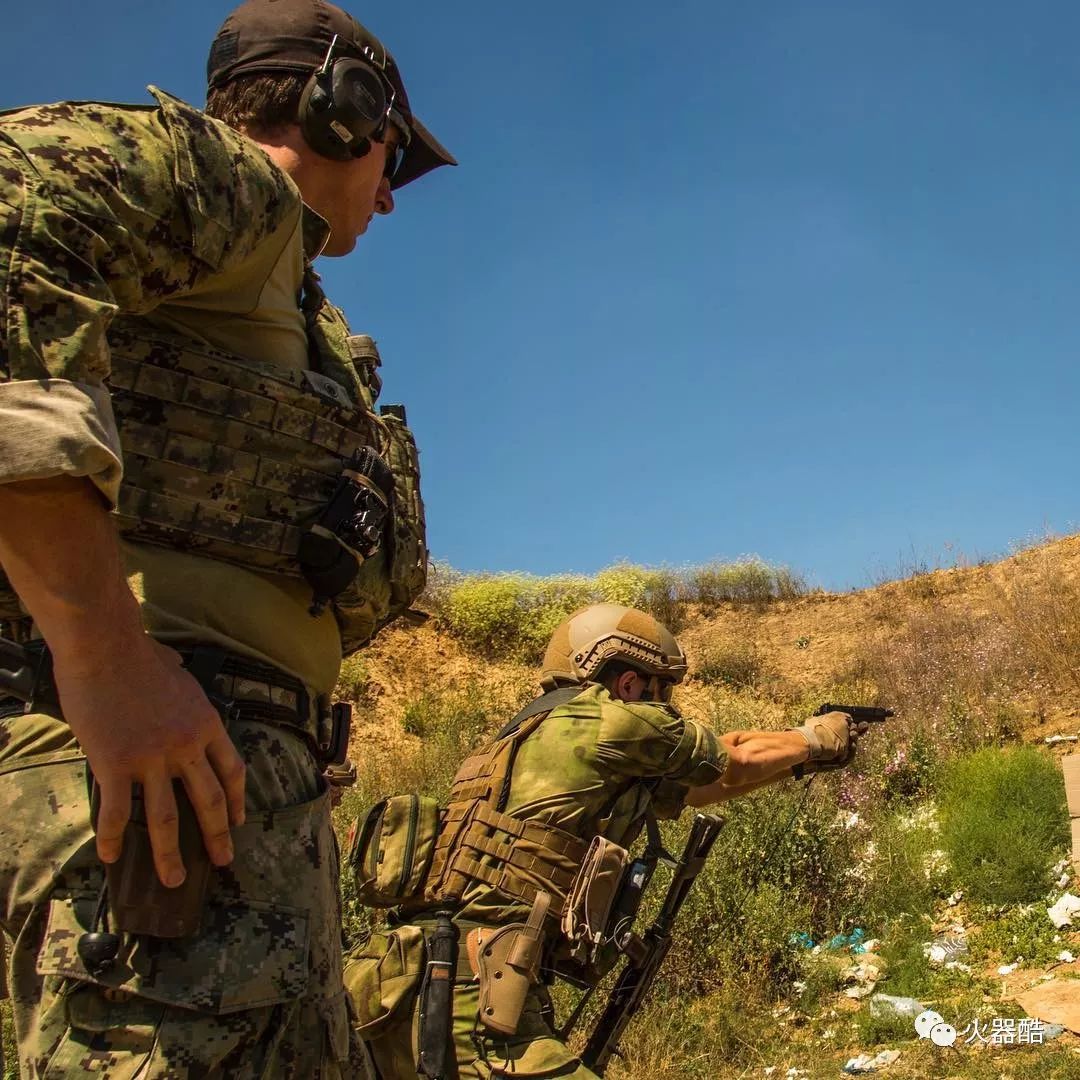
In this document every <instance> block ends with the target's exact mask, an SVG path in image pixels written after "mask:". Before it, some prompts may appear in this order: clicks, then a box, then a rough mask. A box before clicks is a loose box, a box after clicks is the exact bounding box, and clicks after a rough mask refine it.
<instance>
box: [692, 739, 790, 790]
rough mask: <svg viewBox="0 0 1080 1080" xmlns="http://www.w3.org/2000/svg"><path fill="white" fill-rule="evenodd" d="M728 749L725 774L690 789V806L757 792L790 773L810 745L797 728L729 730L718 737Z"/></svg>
mask: <svg viewBox="0 0 1080 1080" xmlns="http://www.w3.org/2000/svg"><path fill="white" fill-rule="evenodd" d="M720 742H721V744H722V745H723V747H724V749H725V750H726V751H727V755H728V760H727V767H726V768H725V769H724V775H723V776H722V777H721V778H720V779H719V780H717V781H715V782H714V783H712V784H706V785H704V786H702V787H696V788H691V789H690V793H689V795H688V796H687V799H686V801H687V803H688V805H690V806H709V805H710V804H712V803H718V802H726V801H727V800H728V799H734V798H736V797H737V796H739V795H746V794H748V793H749V792H751V791H756V790H757V789H758V788H760V787H764V786H765V785H766V784H774V783H776V781H777V780H783V779H785V778H786V777H790V776H791V768H792V766H793V765H801V764H803V763H804V762H805V761H807V760H808V758H809V756H810V746H809V744H808V743H807V741H806V739H805V738H803V736H802V735H801V734H800V733H799V732H798V731H729V732H727V733H726V734H725V735H721V736H720Z"/></svg>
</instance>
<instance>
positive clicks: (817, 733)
mask: <svg viewBox="0 0 1080 1080" xmlns="http://www.w3.org/2000/svg"><path fill="white" fill-rule="evenodd" d="M868 727H869V725H868V724H866V723H863V724H856V723H854V722H853V721H852V719H851V717H850V716H848V714H847V713H842V712H831V713H826V714H825V715H824V716H811V717H810V719H809V720H807V721H806V723H805V724H803V725H802V726H801V727H797V728H794V729H793V730H795V731H797V732H798V733H799V734H800V735H801V736H802V737H803V738H804V739H805V740H806V741H807V743H808V744H809V746H810V756H809V757H808V758H807V759H806V762H805V763H804V764H802V765H796V766H795V767H794V768H793V769H792V772H794V773H795V775H796V776H803V775H805V774H806V773H814V772H828V771H831V770H832V769H842V768H843V767H844V766H845V765H849V764H850V763H851V761H852V759H853V758H854V757H855V749H856V746H857V744H858V741H859V736H860V735H862V734H863V733H864V732H865V731H866V729H867V728H868Z"/></svg>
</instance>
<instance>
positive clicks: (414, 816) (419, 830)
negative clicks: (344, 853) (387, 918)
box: [348, 795, 439, 907]
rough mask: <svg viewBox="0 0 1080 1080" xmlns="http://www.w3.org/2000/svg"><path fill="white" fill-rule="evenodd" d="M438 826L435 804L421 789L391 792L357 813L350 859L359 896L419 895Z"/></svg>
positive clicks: (374, 899) (399, 898) (388, 901)
mask: <svg viewBox="0 0 1080 1080" xmlns="http://www.w3.org/2000/svg"><path fill="white" fill-rule="evenodd" d="M438 832H439V807H438V804H437V803H436V802H435V800H434V799H429V798H427V797H426V796H422V795H394V796H392V797H391V798H389V799H383V800H382V801H381V802H378V803H376V804H375V805H374V806H372V807H371V808H370V809H369V810H368V811H367V813H366V814H363V815H361V816H360V817H358V818H357V819H356V820H355V821H354V822H353V825H352V829H351V830H350V840H349V854H348V861H349V866H350V867H351V868H352V872H353V875H354V877H355V881H356V892H357V896H358V897H359V899H360V901H361V902H362V903H364V904H369V905H371V906H372V907H396V906H397V905H398V904H400V903H403V902H405V901H407V900H410V899H412V898H414V897H415V896H417V895H418V894H419V893H420V892H421V890H422V889H423V886H424V881H425V879H426V878H427V874H428V870H429V869H430V867H431V859H432V856H433V855H434V853H435V839H436V837H437V835H438Z"/></svg>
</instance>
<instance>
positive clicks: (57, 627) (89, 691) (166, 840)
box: [0, 476, 244, 886]
mask: <svg viewBox="0 0 1080 1080" xmlns="http://www.w3.org/2000/svg"><path fill="white" fill-rule="evenodd" d="M0 564H2V565H3V568H4V571H5V573H6V574H7V576H8V578H9V579H10V580H11V583H12V585H13V586H14V587H15V591H16V592H17V593H18V594H19V598H20V599H21V600H22V602H23V604H25V606H26V608H27V610H28V611H29V612H30V614H31V615H32V616H33V618H34V622H35V624H36V626H37V628H38V629H39V630H40V632H41V636H42V637H43V638H44V639H45V641H46V643H47V644H48V646H49V648H50V650H51V651H52V655H53V672H54V675H55V678H56V686H57V689H58V691H59V693H60V703H61V705H62V707H63V710H64V718H65V719H66V720H67V722H68V723H69V724H70V725H71V730H72V732H73V733H74V735H75V737H76V738H77V739H78V740H79V743H80V745H81V746H82V748H83V749H84V750H85V752H86V756H87V759H88V760H89V762H90V767H91V768H92V769H93V771H94V775H95V777H96V778H97V782H98V787H99V789H100V793H101V802H100V808H99V811H98V819H97V849H98V855H99V856H100V858H101V859H102V861H104V862H115V861H116V860H117V859H118V858H119V857H120V851H121V847H122V845H123V832H124V826H125V824H126V823H127V821H128V818H129V817H130V816H131V789H132V785H133V784H140V785H142V789H143V799H144V803H145V807H146V818H147V824H148V827H149V832H150V841H151V844H152V846H153V850H154V862H155V865H156V868H157V873H158V876H159V877H160V878H161V881H162V883H163V884H165V885H167V886H176V885H178V884H180V882H182V881H183V880H184V869H183V865H182V862H181V859H180V855H179V850H178V849H179V842H178V815H177V809H176V799H175V797H174V795H173V787H172V781H173V779H174V778H177V779H180V780H181V781H182V782H183V784H184V787H185V789H186V790H187V793H188V796H189V798H190V800H191V804H192V806H193V807H194V809H195V813H196V815H197V816H198V820H199V825H200V828H201V830H202V835H203V842H204V843H205V844H206V849H207V852H208V853H209V855H210V858H211V860H212V861H213V862H214V863H217V864H218V865H219V866H221V865H225V864H227V863H229V862H231V861H232V841H231V839H230V836H229V825H230V823H231V824H233V825H239V824H241V823H242V822H243V820H244V763H243V760H242V759H241V757H240V755H239V754H238V753H237V752H236V748H235V747H234V746H233V744H232V741H231V740H230V739H229V737H228V735H227V734H226V732H225V728H224V725H223V724H222V723H221V718H220V717H219V716H218V714H217V712H216V711H215V710H214V708H213V706H212V705H211V704H210V702H209V701H208V700H207V698H206V695H205V694H204V693H203V692H202V689H201V688H200V687H199V684H198V683H197V682H196V681H195V680H194V679H193V678H192V677H191V676H190V675H189V674H188V673H187V672H186V671H184V670H183V669H182V668H181V666H180V658H179V657H178V656H177V654H176V653H175V652H173V650H171V649H168V648H165V647H164V646H163V645H159V644H158V643H156V642H155V641H153V640H152V639H151V638H149V637H148V636H147V635H146V633H145V632H144V630H143V626H142V619H141V616H140V613H139V608H138V605H137V604H136V603H135V598H134V597H133V596H132V594H131V590H130V589H129V588H128V586H127V581H126V579H125V577H124V572H123V567H122V563H121V558H120V546H119V544H118V542H117V538H116V528H115V526H114V524H113V522H112V520H111V519H110V518H109V515H108V508H107V507H106V506H105V504H104V503H103V502H102V500H101V498H100V496H99V495H98V493H97V492H96V491H95V490H94V488H93V487H92V486H91V485H90V484H89V483H88V482H87V481H86V480H85V479H80V478H77V477H63V476H61V477H54V478H52V479H50V480H35V481H25V482H20V483H12V484H0Z"/></svg>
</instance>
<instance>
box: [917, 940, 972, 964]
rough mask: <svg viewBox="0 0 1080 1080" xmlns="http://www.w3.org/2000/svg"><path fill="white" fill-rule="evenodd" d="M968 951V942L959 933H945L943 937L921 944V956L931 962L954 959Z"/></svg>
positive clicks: (937, 962) (938, 962)
mask: <svg viewBox="0 0 1080 1080" xmlns="http://www.w3.org/2000/svg"><path fill="white" fill-rule="evenodd" d="M967 951H968V943H967V941H966V940H965V938H963V937H961V936H960V935H955V936H953V935H950V934H946V935H944V936H943V937H939V938H935V939H934V940H933V941H928V942H927V943H926V944H925V945H924V946H923V956H925V957H927V959H929V961H930V963H931V964H944V963H946V962H948V961H953V960H956V958H957V957H959V956H963V955H964V954H965V953H966V952H967Z"/></svg>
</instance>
